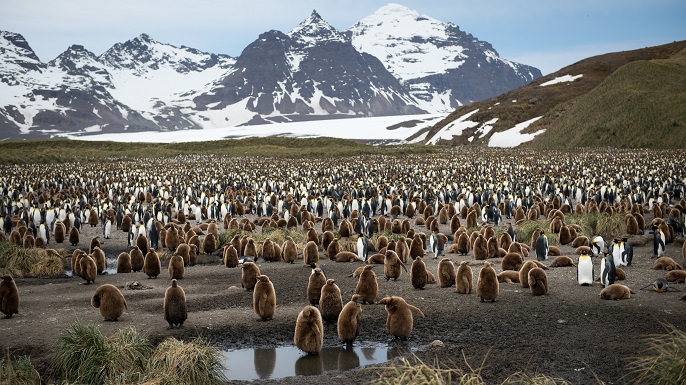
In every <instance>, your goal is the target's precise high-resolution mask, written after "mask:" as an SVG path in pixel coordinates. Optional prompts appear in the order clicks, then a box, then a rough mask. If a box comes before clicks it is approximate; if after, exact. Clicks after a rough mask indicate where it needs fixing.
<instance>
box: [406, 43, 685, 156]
mask: <svg viewBox="0 0 686 385" xmlns="http://www.w3.org/2000/svg"><path fill="white" fill-rule="evenodd" d="M685 48H686V41H679V42H674V43H670V44H665V45H661V46H656V47H648V48H643V49H638V50H633V51H624V52H616V53H609V54H605V55H600V56H594V57H591V58H588V59H585V60H582V61H579V62H577V63H574V64H572V65H570V66H567V67H565V68H563V69H561V70H560V71H558V72H555V73H553V74H550V75H547V76H545V77H542V78H539V79H537V80H535V81H534V82H532V83H531V84H528V85H526V86H523V87H520V88H517V89H515V90H512V91H510V92H507V93H505V94H502V95H500V96H497V97H494V98H490V99H487V100H483V101H480V102H475V103H470V104H468V105H464V106H461V107H459V108H458V109H456V110H455V111H454V112H453V113H451V114H450V115H449V116H448V117H446V118H445V119H443V120H442V121H441V122H439V123H437V124H436V125H435V126H433V127H431V128H427V129H424V130H420V131H418V132H417V133H415V134H414V135H412V136H411V137H410V138H408V139H409V140H410V141H414V142H422V143H430V144H435V143H450V144H453V145H480V146H488V145H490V146H497V147H502V146H508V147H510V146H516V145H519V144H521V143H527V144H526V146H536V147H538V148H550V147H569V146H616V147H640V146H648V147H661V146H667V145H665V144H661V142H658V141H656V140H655V139H653V140H652V141H651V140H645V139H643V138H641V137H640V136H638V135H637V133H638V132H639V131H641V132H647V134H646V135H648V136H647V137H650V136H653V135H656V136H660V135H661V134H660V132H654V133H653V131H652V130H653V129H660V130H663V134H662V136H664V131H665V130H666V131H667V132H668V133H673V132H681V138H683V137H684V135H683V131H679V130H683V129H684V128H683V127H685V126H686V114H685V113H684V110H683V108H684V106H686V103H684V102H683V97H684V96H683V89H684V88H685V87H684V86H683V84H685V83H684V82H683V76H684V75H683V73H682V71H683V58H682V56H683V53H679V52H680V51H681V50H683V49H685ZM675 55H676V56H675ZM661 60H666V61H665V62H661ZM650 61H652V62H650ZM630 63H631V65H630V66H627V67H626V68H622V67H623V66H625V65H627V64H630ZM620 68H621V69H622V70H621V71H618V70H619V69H620ZM615 72H617V73H615ZM601 85H602V86H601ZM596 88H598V89H597V90H596ZM680 89H681V90H680ZM672 99H673V100H674V102H671V101H670V100H672ZM577 105H578V106H577ZM665 110H669V112H665ZM596 115H598V116H596ZM638 115H640V117H639V116H638ZM604 131H608V133H609V135H605V134H603V132H604ZM613 131H614V135H612V134H611V133H612V132H613ZM534 134H535V135H534ZM621 136H624V139H622V140H620V141H616V138H617V137H621ZM673 138H674V136H672V140H671V141H670V140H667V141H666V142H669V143H670V145H668V146H667V147H684V146H686V142H685V141H683V140H680V141H678V142H676V141H674V140H673ZM613 141H614V142H613ZM658 143H660V144H658Z"/></svg>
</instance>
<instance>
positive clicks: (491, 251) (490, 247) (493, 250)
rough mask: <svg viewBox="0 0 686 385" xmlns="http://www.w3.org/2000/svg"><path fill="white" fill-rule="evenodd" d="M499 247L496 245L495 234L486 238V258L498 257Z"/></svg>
mask: <svg viewBox="0 0 686 385" xmlns="http://www.w3.org/2000/svg"><path fill="white" fill-rule="evenodd" d="M499 249H500V247H498V240H497V239H496V238H495V235H494V236H492V237H490V238H488V240H487V241H486V250H487V252H488V258H498V256H499V255H500V250H499Z"/></svg>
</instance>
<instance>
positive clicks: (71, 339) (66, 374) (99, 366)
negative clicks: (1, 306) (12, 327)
mask: <svg viewBox="0 0 686 385" xmlns="http://www.w3.org/2000/svg"><path fill="white" fill-rule="evenodd" d="M56 351H57V353H56V355H55V359H54V360H53V364H52V366H53V371H54V373H55V375H56V377H57V379H58V380H59V381H66V382H67V383H78V384H112V385H119V384H191V385H193V384H210V385H213V384H220V383H222V381H224V376H223V373H222V369H223V367H222V365H221V360H220V353H219V350H218V349H217V348H215V347H213V346H212V345H210V343H209V342H207V341H206V340H204V339H201V338H198V339H196V340H194V341H192V342H188V343H184V342H183V341H179V340H176V339H174V338H169V339H167V340H165V341H163V342H162V343H161V344H160V345H158V346H157V348H156V349H155V350H154V351H153V348H152V345H151V344H150V342H148V340H147V338H146V337H145V336H143V335H142V334H140V333H139V332H137V331H136V329H135V328H133V327H128V328H124V329H120V330H118V331H116V332H115V333H114V334H113V335H112V336H110V337H104V336H103V335H102V333H100V329H99V328H98V326H97V325H95V324H88V325H84V324H82V323H81V322H79V321H76V322H75V323H73V324H71V325H70V326H69V327H68V328H67V329H66V330H65V331H64V332H62V333H61V334H60V335H59V336H58V339H57V348H56ZM3 368H4V366H3Z"/></svg>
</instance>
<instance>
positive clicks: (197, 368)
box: [146, 337, 225, 385]
mask: <svg viewBox="0 0 686 385" xmlns="http://www.w3.org/2000/svg"><path fill="white" fill-rule="evenodd" d="M222 369H223V367H222V364H221V359H220V353H219V350H217V348H215V347H213V346H212V345H210V343H209V342H208V341H206V340H205V339H203V338H197V339H195V340H194V341H192V342H188V343H184V342H182V341H179V340H177V339H175V338H173V337H170V338H167V339H166V340H164V341H162V343H160V344H159V345H158V346H157V349H156V350H155V352H154V353H153V355H152V357H151V358H150V362H149V365H148V371H147V375H146V376H147V377H148V378H155V379H160V382H161V383H163V384H167V383H168V384H189V385H205V384H207V385H215V384H217V385H218V384H221V383H223V381H225V378H224V374H223V372H222Z"/></svg>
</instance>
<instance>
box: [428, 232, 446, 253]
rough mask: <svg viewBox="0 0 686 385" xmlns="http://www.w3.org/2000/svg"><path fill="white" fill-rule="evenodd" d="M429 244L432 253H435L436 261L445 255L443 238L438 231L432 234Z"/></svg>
mask: <svg viewBox="0 0 686 385" xmlns="http://www.w3.org/2000/svg"><path fill="white" fill-rule="evenodd" d="M429 243H430V245H431V252H432V253H434V259H437V258H438V257H440V256H441V255H443V242H442V241H441V237H439V236H438V232H437V231H434V232H432V233H431V238H430V240H429Z"/></svg>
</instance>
